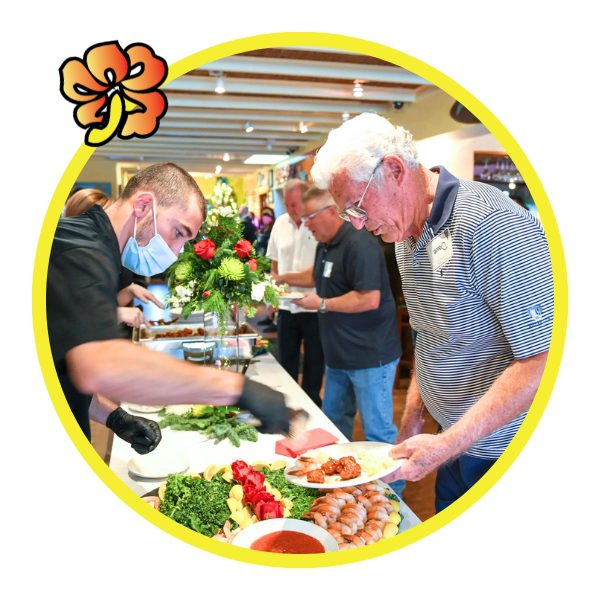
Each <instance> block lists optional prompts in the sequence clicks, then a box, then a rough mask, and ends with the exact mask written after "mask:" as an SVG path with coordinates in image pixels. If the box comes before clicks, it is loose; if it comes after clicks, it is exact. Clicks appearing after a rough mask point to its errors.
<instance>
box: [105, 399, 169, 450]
mask: <svg viewBox="0 0 600 600" xmlns="http://www.w3.org/2000/svg"><path fill="white" fill-rule="evenodd" d="M106 426H107V427H108V428H109V429H112V430H113V431H114V432H115V433H116V434H117V435H118V436H119V437H120V438H121V439H122V440H125V441H126V442H129V443H130V444H131V447H132V448H133V449H134V450H135V451H136V452H137V453H138V454H148V452H152V450H154V449H155V448H156V446H158V444H159V442H160V440H161V438H162V435H161V433H160V427H159V426H158V424H157V423H155V422H154V421H151V420H150V419H144V417H134V416H133V415H130V414H129V413H128V412H125V411H124V410H123V409H122V408H117V409H115V410H113V412H111V413H110V415H108V419H106Z"/></svg>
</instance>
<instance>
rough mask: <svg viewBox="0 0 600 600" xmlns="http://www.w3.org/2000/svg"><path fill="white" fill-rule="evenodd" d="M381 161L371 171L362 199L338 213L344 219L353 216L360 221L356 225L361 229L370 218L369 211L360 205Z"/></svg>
mask: <svg viewBox="0 0 600 600" xmlns="http://www.w3.org/2000/svg"><path fill="white" fill-rule="evenodd" d="M381 162H382V161H379V162H378V163H377V164H376V165H375V168H374V169H373V172H372V173H371V177H369V181H367V185H366V186H365V189H364V191H363V193H362V195H361V197H360V200H359V201H358V202H356V203H355V204H352V205H351V206H349V207H348V208H346V209H344V210H340V211H339V213H338V214H339V215H340V217H342V219H344V221H350V220H351V218H352V219H354V220H355V221H359V223H356V225H358V228H359V229H360V228H361V227H362V226H363V225H364V224H365V221H366V220H367V219H368V218H369V215H368V214H367V211H366V210H365V209H364V208H361V207H360V205H361V204H362V203H363V200H364V199H365V196H366V195H367V190H368V189H369V186H370V185H371V181H373V177H374V176H375V172H376V171H377V169H378V168H379V165H381Z"/></svg>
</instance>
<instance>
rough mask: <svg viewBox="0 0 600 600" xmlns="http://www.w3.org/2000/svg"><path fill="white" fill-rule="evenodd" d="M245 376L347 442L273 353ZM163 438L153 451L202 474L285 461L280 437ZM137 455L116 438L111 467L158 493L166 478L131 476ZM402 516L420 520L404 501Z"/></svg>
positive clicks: (410, 522) (168, 434) (407, 522)
mask: <svg viewBox="0 0 600 600" xmlns="http://www.w3.org/2000/svg"><path fill="white" fill-rule="evenodd" d="M246 375H247V376H248V377H250V378H251V379H253V380H255V381H259V382H260V383H264V384H266V385H269V386H270V387H272V388H274V389H277V390H279V391H280V392H282V393H283V394H285V395H286V397H287V403H288V405H289V406H290V407H291V408H295V409H304V410H305V411H307V412H308V414H309V419H308V422H307V424H306V427H307V428H308V429H313V428H316V427H320V428H322V429H325V430H326V431H329V432H330V433H332V434H333V435H335V436H336V437H337V438H338V439H339V440H340V442H346V441H348V440H347V439H346V438H345V437H344V435H343V434H342V433H341V432H340V431H339V429H337V427H336V426H335V425H334V424H333V423H332V422H331V421H330V420H329V419H328V418H327V417H326V416H325V414H324V413H323V412H322V411H321V410H320V409H319V408H318V407H317V406H316V405H315V404H314V403H313V401H312V400H311V399H310V398H309V397H308V396H307V395H306V394H305V393H304V391H303V390H302V388H301V387H300V386H299V385H298V384H297V383H296V382H295V381H294V380H293V379H292V378H291V377H290V376H289V375H288V373H287V372H286V371H285V370H284V369H283V367H282V366H281V365H280V364H279V363H278V362H277V361H276V360H275V358H274V357H273V356H272V355H271V354H263V355H261V356H258V357H256V359H255V360H253V362H252V363H251V364H250V367H249V368H248V371H247V373H246ZM123 408H124V409H125V410H127V411H131V412H132V414H138V413H136V412H135V406H134V405H131V406H129V405H127V404H124V405H123ZM143 416H145V417H146V418H150V419H154V420H158V419H159V417H158V416H157V415H156V413H151V414H144V415H143ZM162 436H163V438H162V441H161V443H160V444H159V446H158V448H157V449H156V450H155V451H154V452H155V453H158V452H160V453H162V455H164V456H166V457H168V456H169V455H170V456H180V457H183V459H184V462H185V463H186V464H189V466H188V468H187V470H186V471H185V472H192V473H194V472H202V471H204V469H205V468H206V467H207V466H208V465H211V464H217V465H222V464H226V463H232V462H234V461H235V460H238V459H241V460H244V461H246V462H248V463H252V462H256V461H263V462H272V461H274V460H276V459H278V458H279V459H280V458H283V457H282V456H280V455H278V454H275V442H276V441H277V440H279V439H282V436H281V435H265V434H259V438H258V441H257V442H248V441H242V442H241V446H240V447H239V448H236V447H234V446H233V445H232V444H230V443H229V442H228V441H227V440H225V441H223V442H221V443H219V444H215V443H214V442H213V441H212V440H207V439H206V438H205V437H204V436H203V435H201V434H200V433H199V432H197V431H173V430H172V429H170V428H166V429H163V431H162ZM138 456H139V455H138V454H137V453H136V452H135V451H134V450H133V449H132V448H131V446H130V445H129V444H128V443H126V442H124V441H123V440H121V439H120V438H118V437H116V436H115V437H114V440H113V446H112V452H111V457H110V462H109V467H110V468H111V469H112V470H113V471H114V473H115V474H116V475H117V476H118V477H119V478H120V479H121V480H122V481H124V482H125V483H126V484H127V485H128V486H129V487H130V488H131V489H132V490H133V491H134V492H135V493H136V494H137V495H139V496H143V495H144V494H146V493H147V492H150V491H152V490H155V489H156V488H157V487H158V486H159V485H160V484H161V483H163V481H165V480H166V477H165V479H164V480H160V479H145V478H143V477H139V476H136V475H133V474H132V473H130V472H129V468H128V463H129V461H130V460H131V459H135V458H136V457H138ZM290 460H291V459H290ZM401 513H402V516H403V519H402V522H401V524H400V531H405V530H407V529H410V528H411V527H414V526H415V525H417V524H418V523H420V520H419V519H418V517H417V516H416V515H415V514H414V513H413V512H412V510H410V508H409V507H408V506H407V505H406V504H405V503H404V502H402V501H401Z"/></svg>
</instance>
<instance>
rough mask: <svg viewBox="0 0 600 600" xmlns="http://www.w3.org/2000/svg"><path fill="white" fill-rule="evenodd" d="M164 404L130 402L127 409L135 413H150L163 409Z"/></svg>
mask: <svg viewBox="0 0 600 600" xmlns="http://www.w3.org/2000/svg"><path fill="white" fill-rule="evenodd" d="M163 408H164V406H151V405H150V404H128V405H127V409H128V410H130V411H131V412H133V413H139V414H150V413H157V412H159V411H160V410H162V409H163Z"/></svg>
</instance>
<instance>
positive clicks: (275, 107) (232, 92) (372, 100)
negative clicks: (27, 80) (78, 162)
mask: <svg viewBox="0 0 600 600" xmlns="http://www.w3.org/2000/svg"><path fill="white" fill-rule="evenodd" d="M216 73H223V76H224V81H225V89H226V92H225V93H224V94H217V93H215V91H214V88H215V84H216V75H215V74H216ZM355 80H359V81H361V82H362V85H363V87H364V95H363V97H362V98H355V97H353V94H352V88H353V86H354V81H355ZM431 87H432V86H431V85H430V84H428V83H427V82H426V81H425V80H423V79H422V78H420V77H418V76H416V75H414V74H413V73H411V72H409V71H406V70H404V69H402V68H400V67H397V66H395V65H391V64H389V63H386V62H384V61H381V60H379V59H376V58H373V57H369V56H364V55H359V54H354V53H351V52H345V51H332V50H330V49H318V48H270V49H265V50H257V51H253V52H248V53H245V54H242V55H236V56H231V57H229V58H224V59H221V60H217V61H214V62H212V63H209V64H206V65H202V66H199V67H198V69H195V70H194V71H192V72H190V73H188V74H187V75H185V76H183V77H180V78H178V79H176V80H174V81H172V82H171V83H169V84H168V85H167V86H165V87H164V88H163V89H164V91H165V92H166V94H167V98H168V104H169V108H168V111H167V114H166V115H165V116H164V117H163V119H162V120H161V123H160V128H159V130H158V132H157V133H155V134H154V135H153V136H152V137H151V138H148V139H137V138H133V139H130V140H120V139H115V140H113V141H112V142H110V143H109V144H107V145H105V146H102V147H99V148H98V149H97V150H96V153H95V154H96V156H101V157H106V158H109V159H112V160H119V161H135V162H138V161H142V162H144V161H148V162H157V161H162V160H170V161H174V162H185V163H186V164H190V163H192V164H194V170H197V171H209V172H210V171H213V170H214V168H215V166H216V165H217V164H222V165H224V164H225V163H223V160H222V158H223V154H224V153H225V152H227V153H229V155H230V156H231V160H230V162H229V163H227V165H226V170H227V172H229V173H245V172H251V171H254V170H256V166H249V165H244V164H243V160H245V159H246V158H247V157H248V156H250V155H251V154H254V153H261V154H264V153H269V152H271V153H275V154H285V153H290V154H292V153H293V154H294V156H296V155H298V154H301V153H302V152H305V151H307V150H311V149H314V148H316V147H318V146H319V145H320V144H321V143H322V140H323V139H324V137H325V136H326V135H327V133H328V132H329V131H330V130H331V129H333V128H335V127H337V126H338V125H340V124H341V123H342V113H344V112H348V113H350V115H356V114H358V113H360V112H364V111H373V112H377V113H387V112H388V111H390V110H391V109H392V105H393V103H394V102H404V103H409V104H410V103H414V102H418V100H419V95H420V94H422V93H423V92H424V91H425V90H426V89H428V88H431ZM247 121H250V123H251V124H252V125H253V126H254V131H252V132H251V133H246V132H245V124H246V122H247ZM300 122H303V123H304V124H305V125H306V126H307V127H308V131H307V132H306V133H301V132H300V131H299V124H300Z"/></svg>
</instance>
